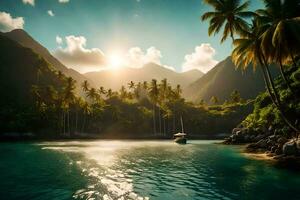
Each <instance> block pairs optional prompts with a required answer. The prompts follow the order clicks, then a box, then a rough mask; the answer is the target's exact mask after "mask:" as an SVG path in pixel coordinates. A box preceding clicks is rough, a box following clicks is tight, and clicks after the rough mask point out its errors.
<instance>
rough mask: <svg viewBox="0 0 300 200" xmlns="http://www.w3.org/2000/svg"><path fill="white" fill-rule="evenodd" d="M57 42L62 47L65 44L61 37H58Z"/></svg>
mask: <svg viewBox="0 0 300 200" xmlns="http://www.w3.org/2000/svg"><path fill="white" fill-rule="evenodd" d="M55 40H56V43H57V44H58V45H61V44H62V43H63V39H62V38H61V37H59V36H58V35H57V36H56V38H55Z"/></svg>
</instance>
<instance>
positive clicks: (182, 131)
mask: <svg viewBox="0 0 300 200" xmlns="http://www.w3.org/2000/svg"><path fill="white" fill-rule="evenodd" d="M180 122H181V133H184V130H183V121H182V116H181V117H180Z"/></svg>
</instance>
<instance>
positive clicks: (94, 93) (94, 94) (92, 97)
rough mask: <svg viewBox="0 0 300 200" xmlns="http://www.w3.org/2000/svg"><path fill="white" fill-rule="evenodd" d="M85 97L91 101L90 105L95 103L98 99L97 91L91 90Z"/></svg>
mask: <svg viewBox="0 0 300 200" xmlns="http://www.w3.org/2000/svg"><path fill="white" fill-rule="evenodd" d="M87 97H89V98H90V100H91V101H92V103H95V102H96V101H97V99H98V93H97V90H96V89H95V88H91V89H89V90H88V92H87Z"/></svg>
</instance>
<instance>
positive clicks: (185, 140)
mask: <svg viewBox="0 0 300 200" xmlns="http://www.w3.org/2000/svg"><path fill="white" fill-rule="evenodd" d="M174 142H176V143H178V144H186V142H187V139H186V138H175V139H174Z"/></svg>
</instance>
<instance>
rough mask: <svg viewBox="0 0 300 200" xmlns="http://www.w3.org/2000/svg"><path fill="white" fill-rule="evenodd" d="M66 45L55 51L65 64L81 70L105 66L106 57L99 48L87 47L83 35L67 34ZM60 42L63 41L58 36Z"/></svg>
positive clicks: (97, 68)
mask: <svg viewBox="0 0 300 200" xmlns="http://www.w3.org/2000/svg"><path fill="white" fill-rule="evenodd" d="M65 39H66V47H65V48H62V47H59V48H58V49H57V50H56V51H54V56H55V57H57V58H58V59H59V60H60V61H61V62H62V63H63V64H65V65H66V66H68V67H71V68H73V69H75V70H77V71H79V72H82V73H84V72H87V71H96V70H99V69H101V68H102V67H104V65H105V63H106V58H105V56H104V54H103V52H102V51H101V50H100V49H98V48H92V49H86V48H85V46H86V39H85V37H83V36H78V37H76V36H73V35H70V36H67V37H65ZM56 40H57V42H58V43H60V42H62V41H60V39H59V36H58V37H56Z"/></svg>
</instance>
